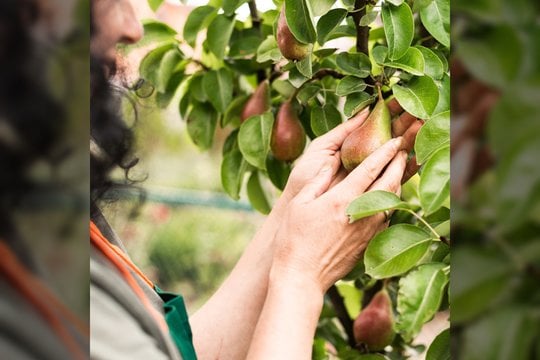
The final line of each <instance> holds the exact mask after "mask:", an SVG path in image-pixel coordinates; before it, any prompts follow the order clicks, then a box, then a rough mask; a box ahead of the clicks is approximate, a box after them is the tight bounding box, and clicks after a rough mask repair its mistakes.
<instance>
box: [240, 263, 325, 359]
mask: <svg viewBox="0 0 540 360" xmlns="http://www.w3.org/2000/svg"><path fill="white" fill-rule="evenodd" d="M281 275H283V276H281ZM281 275H274V274H273V275H272V276H271V278H272V280H271V281H270V284H269V288H268V295H267V297H266V302H265V304H264V309H263V311H262V313H261V317H260V319H259V322H258V324H257V328H256V330H255V334H254V336H253V340H252V344H251V347H250V349H249V354H248V356H247V358H248V359H256V360H265V359H269V360H270V359H298V360H301V359H306V360H308V359H311V353H312V345H313V337H314V335H315V330H316V328H317V322H318V319H319V316H320V313H321V310H322V305H323V296H324V295H323V292H322V290H321V289H320V287H319V286H318V285H317V284H315V283H314V282H313V281H311V280H308V279H307V278H303V277H301V276H300V277H298V276H296V275H295V276H289V274H281Z"/></svg>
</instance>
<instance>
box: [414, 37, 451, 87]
mask: <svg viewBox="0 0 540 360" xmlns="http://www.w3.org/2000/svg"><path fill="white" fill-rule="evenodd" d="M415 48H416V49H418V50H420V52H421V53H422V55H423V56H424V70H423V72H424V73H425V74H426V75H427V76H430V77H432V78H433V79H436V80H438V79H440V78H442V76H443V74H444V64H443V62H442V61H441V59H440V58H439V57H438V56H437V54H435V53H434V52H433V51H432V50H431V49H428V48H427V47H424V46H420V45H416V46H415Z"/></svg>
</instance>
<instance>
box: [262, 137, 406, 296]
mask: <svg viewBox="0 0 540 360" xmlns="http://www.w3.org/2000/svg"><path fill="white" fill-rule="evenodd" d="M404 145H406V144H405V140H404V138H403V137H398V138H395V139H393V140H391V141H389V142H387V143H386V144H385V145H383V146H382V147H381V148H380V149H378V150H377V151H375V152H374V153H373V154H371V155H370V156H369V157H368V158H366V160H364V162H362V163H361V164H360V165H359V166H358V167H357V168H356V169H354V170H353V171H352V172H351V173H350V174H349V175H347V176H346V177H345V178H344V179H343V180H342V181H341V182H339V184H335V186H334V187H332V188H331V189H329V188H330V186H331V185H332V182H333V181H334V180H335V178H336V175H337V174H338V172H339V166H338V165H339V158H338V160H336V161H337V162H338V163H337V165H336V162H331V161H329V162H328V163H326V164H325V165H324V166H323V167H322V168H320V170H319V172H318V173H317V174H316V175H315V176H314V177H313V178H312V179H311V180H309V181H308V183H307V184H306V185H305V186H304V188H303V189H301V190H300V191H299V193H298V194H297V195H296V196H295V197H294V199H293V200H292V201H291V202H290V204H289V207H288V209H287V211H286V213H285V216H284V219H283V222H282V225H281V227H280V229H279V230H278V232H277V234H276V251H275V255H274V261H273V264H272V270H271V281H274V280H275V281H277V282H279V281H280V279H283V278H284V277H285V278H287V277H301V278H302V279H303V280H304V281H305V280H308V281H311V282H312V284H311V285H314V286H316V287H317V288H318V289H319V290H320V292H321V295H322V294H323V293H324V292H325V291H326V290H327V289H328V288H329V287H330V286H331V285H332V284H334V283H335V282H336V281H337V280H339V279H340V278H342V277H343V276H345V275H346V274H347V273H348V272H349V271H350V270H351V269H352V268H353V266H354V265H355V264H356V262H357V261H358V260H359V258H360V256H361V254H362V252H363V250H364V249H365V247H366V246H367V244H368V242H369V240H370V239H371V238H372V237H373V236H374V235H375V234H376V233H377V232H379V231H380V230H382V229H383V228H384V227H385V226H386V225H387V224H386V219H385V216H384V214H377V215H373V216H370V217H368V218H365V219H362V220H360V221H357V222H355V223H353V224H350V223H349V219H348V217H347V216H346V214H345V211H346V208H347V206H348V205H349V204H350V203H351V202H352V201H353V200H354V199H356V198H357V197H358V196H360V195H361V194H363V193H364V192H366V191H369V190H386V191H391V192H395V193H398V194H399V192H400V185H401V179H402V177H403V174H404V172H405V168H406V166H407V152H406V151H404V150H403V149H404ZM335 154H338V153H337V150H336V153H335ZM335 154H334V156H335V157H337V156H338V155H335ZM328 158H331V155H328ZM383 170H384V171H383Z"/></svg>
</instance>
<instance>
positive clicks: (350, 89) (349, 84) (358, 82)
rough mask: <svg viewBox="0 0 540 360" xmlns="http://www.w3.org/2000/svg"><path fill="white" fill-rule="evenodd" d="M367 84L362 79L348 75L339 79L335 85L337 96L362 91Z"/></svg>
mask: <svg viewBox="0 0 540 360" xmlns="http://www.w3.org/2000/svg"><path fill="white" fill-rule="evenodd" d="M366 87H367V85H366V83H365V82H364V80H363V79H361V78H359V77H356V76H352V75H348V76H345V77H344V78H343V79H341V80H340V81H339V83H338V84H337V87H336V95H337V96H347V95H350V94H352V93H355V92H362V91H364V90H365V89H366Z"/></svg>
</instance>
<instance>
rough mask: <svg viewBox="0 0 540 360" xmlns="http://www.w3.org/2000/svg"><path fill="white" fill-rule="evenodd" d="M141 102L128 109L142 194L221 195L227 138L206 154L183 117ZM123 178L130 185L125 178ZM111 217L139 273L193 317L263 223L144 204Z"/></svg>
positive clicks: (118, 208) (115, 209)
mask: <svg viewBox="0 0 540 360" xmlns="http://www.w3.org/2000/svg"><path fill="white" fill-rule="evenodd" d="M134 99H135V105H134V106H133V105H132V104H131V103H130V102H129V101H126V102H125V103H126V104H125V106H124V112H125V114H126V118H127V119H128V121H129V119H131V123H132V126H133V128H134V131H135V133H136V142H137V145H136V155H137V156H138V157H139V159H140V162H139V164H138V165H137V167H136V168H135V169H134V171H133V173H132V174H131V175H130V178H132V179H135V180H136V181H140V182H139V183H136V186H140V187H142V188H149V187H159V188H160V194H163V193H165V195H166V189H170V190H171V192H173V191H176V190H178V189H185V190H193V191H198V192H200V196H212V194H216V193H219V194H221V192H222V188H221V179H220V172H219V168H220V163H221V152H220V151H219V150H216V149H219V148H220V147H221V146H222V141H223V140H224V138H225V136H221V137H218V138H219V139H223V140H221V141H219V142H216V144H215V145H214V149H212V150H211V151H209V152H205V153H202V152H200V151H199V150H198V149H197V147H196V146H195V145H194V144H193V143H192V142H191V140H190V139H189V136H188V135H187V132H186V131H185V123H184V122H183V121H182V120H181V119H180V118H179V117H178V115H177V114H178V113H177V112H176V113H174V112H172V111H167V110H164V111H160V110H158V109H156V108H155V107H154V106H152V105H153V104H147V103H146V102H145V100H144V99H137V98H134ZM134 111H136V113H135V112H134ZM115 176H116V177H117V178H118V179H123V174H122V173H121V172H118V173H116V174H115ZM197 194H198V193H195V196H197ZM244 199H245V196H244ZM231 201H232V200H231ZM134 210H136V211H134ZM104 213H105V216H106V217H107V219H109V221H110V223H111V225H112V227H113V228H114V229H115V230H116V231H117V232H118V234H119V236H120V238H121V239H122V240H123V241H124V243H125V245H126V247H127V249H128V252H129V254H130V256H131V257H132V259H133V260H134V262H135V263H136V264H137V266H139V267H140V268H141V269H142V270H143V272H145V273H146V274H147V275H148V276H149V277H150V278H151V279H152V280H153V281H155V282H156V284H158V285H159V286H160V287H161V288H162V289H164V290H168V291H174V292H177V293H180V294H182V295H183V296H184V298H185V300H186V303H187V307H188V312H190V313H193V312H194V311H196V310H197V309H198V308H199V307H200V306H201V305H202V304H203V303H204V302H205V301H206V300H207V299H208V298H209V297H210V296H211V294H213V293H214V292H215V291H216V290H217V288H218V287H219V285H220V284H221V282H222V281H223V280H224V279H225V277H226V276H227V274H228V273H230V271H231V270H232V268H233V266H234V264H235V263H236V262H237V261H238V259H239V257H240V255H241V253H242V250H243V249H244V248H245V246H246V245H247V243H248V242H249V240H250V239H251V238H252V236H253V235H254V233H255V231H256V229H257V227H258V226H259V224H260V223H261V222H262V220H263V217H262V215H260V214H258V213H255V212H251V211H235V210H226V209H218V208H212V207H203V206H178V207H171V206H167V205H165V204H161V203H155V202H151V201H144V200H143V201H142V203H141V202H137V201H134V200H119V201H116V202H113V203H110V204H108V205H107V206H105V208H104Z"/></svg>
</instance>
